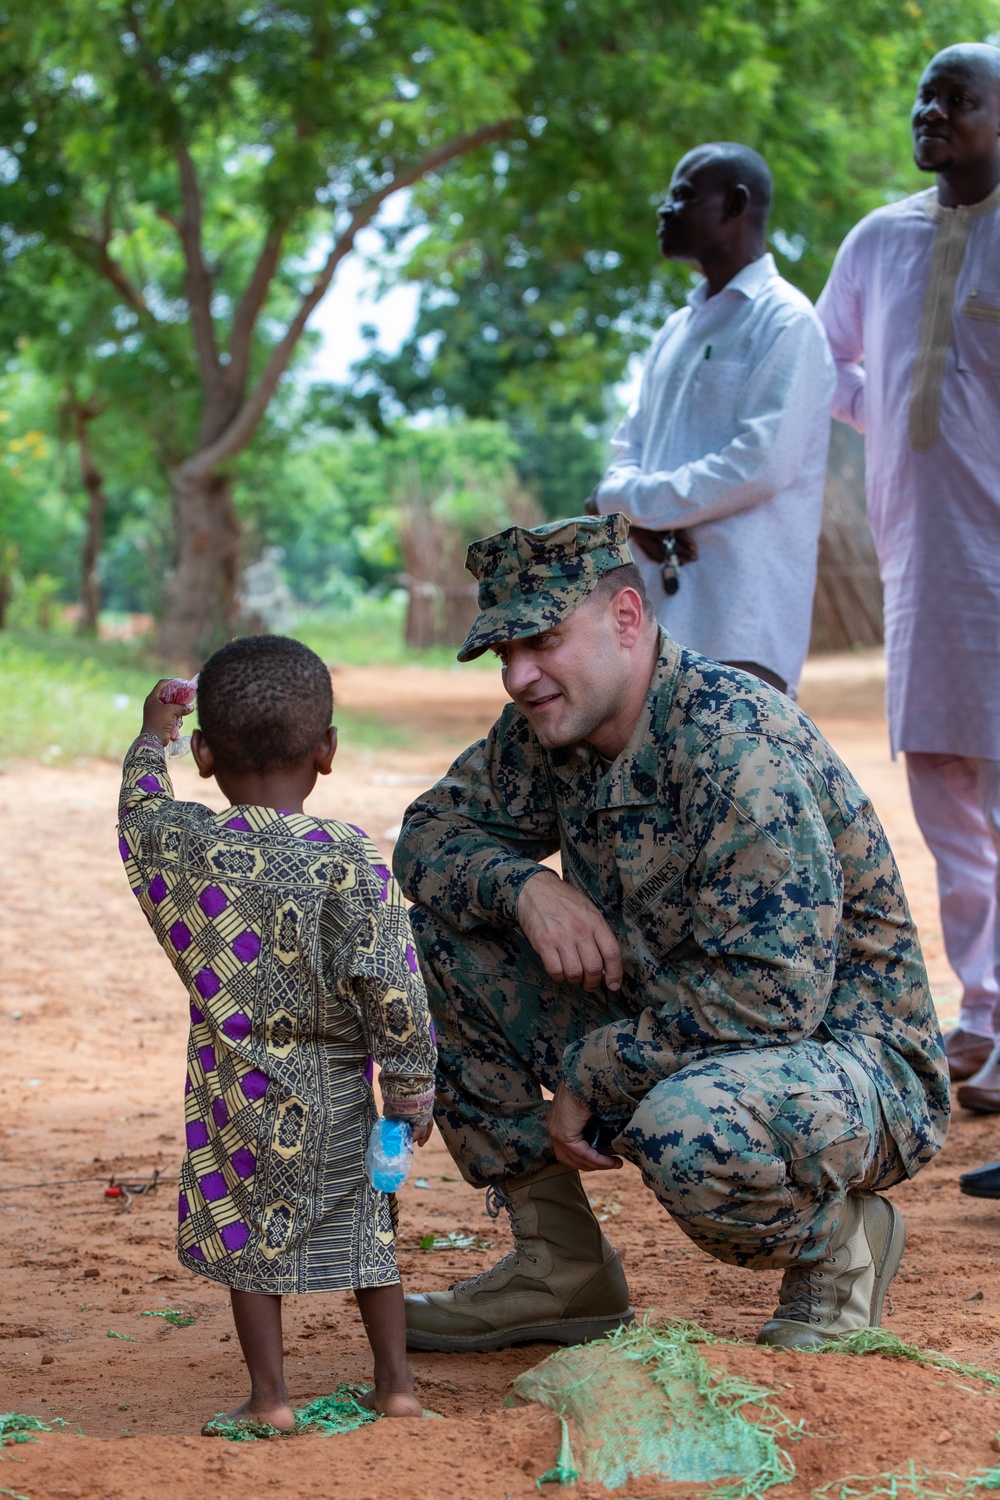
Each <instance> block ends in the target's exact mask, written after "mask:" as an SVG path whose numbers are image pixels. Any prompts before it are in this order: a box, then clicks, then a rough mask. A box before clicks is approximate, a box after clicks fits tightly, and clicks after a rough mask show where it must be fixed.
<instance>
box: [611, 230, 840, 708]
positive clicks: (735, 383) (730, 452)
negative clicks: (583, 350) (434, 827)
mask: <svg viewBox="0 0 1000 1500" xmlns="http://www.w3.org/2000/svg"><path fill="white" fill-rule="evenodd" d="M833 387H834V373H833V362H832V360H831V358H830V351H829V349H828V347H827V341H826V338H825V336H824V333H823V329H822V326H821V324H820V322H819V319H818V318H817V316H816V312H815V309H814V308H813V306H812V304H811V303H810V301H809V300H808V298H807V297H805V296H803V294H802V293H801V292H800V291H798V290H797V289H796V288H795V287H793V286H791V285H789V283H788V282H787V281H785V280H784V279H783V278H782V277H781V276H779V275H778V272H777V269H776V267H775V264H774V258H773V257H772V256H771V255H763V256H761V258H760V259H759V260H756V261H754V262H753V263H752V264H751V265H749V266H745V267H744V268H743V270H742V271H740V272H739V274H738V275H737V276H734V277H733V279H732V281H730V282H729V283H728V285H727V286H725V287H724V288H723V289H722V291H720V292H717V293H716V295H715V296H714V297H709V296H708V295H707V286H706V284H705V283H704V282H702V283H701V284H700V285H699V286H697V287H696V288H695V290H694V291H693V292H692V293H691V294H690V296H689V297H688V305H687V306H686V307H683V308H681V309H680V310H679V311H677V312H675V313H673V314H671V316H670V317H669V318H668V319H667V321H666V323H665V324H664V325H663V328H662V329H661V331H660V333H659V335H658V336H657V338H656V340H655V341H654V343H653V347H652V349H651V350H650V353H649V357H648V359H647V361H646V367H645V370H644V372H643V378H642V386H641V389H640V391H639V396H638V399H637V401H636V403H635V405H634V406H633V408H632V410H631V411H630V412H629V413H628V415H627V416H626V417H625V419H624V420H623V421H622V423H621V425H620V426H619V428H618V430H617V432H616V433H615V435H614V437H613V439H612V443H613V445H614V447H615V448H616V449H617V457H616V458H615V459H614V461H613V462H612V464H611V466H610V467H609V469H608V471H607V473H606V474H605V476H604V478H603V480H602V481H601V484H600V486H599V488H598V491H597V500H598V504H599V507H600V509H601V511H602V512H603V513H604V514H609V513H610V512H612V511H616V510H620V511H624V513H625V514H626V515H627V516H628V517H629V519H630V520H632V521H634V522H635V523H636V524H637V525H639V526H650V527H654V528H658V529H664V528H672V527H679V526H685V527H689V528H691V529H692V531H693V533H694V538H695V540H696V541H697V544H698V558H697V561H695V562H693V563H689V564H688V565H687V566H686V567H684V568H682V569H681V570H680V588H679V589H678V591H677V593H676V594H674V595H672V596H668V595H667V594H665V592H664V589H663V584H662V582H661V577H660V569H659V567H658V566H657V565H656V564H654V563H649V562H647V561H646V559H645V558H644V557H643V556H642V554H641V553H640V552H639V549H638V548H637V547H633V552H634V553H635V554H636V561H637V562H638V564H639V566H640V567H641V568H642V570H643V574H644V577H645V579H646V584H647V587H648V589H649V591H650V597H651V598H652V599H653V601H654V604H655V607H656V613H657V615H658V616H659V619H660V623H661V624H662V625H663V627H664V629H666V630H668V631H669V632H670V634H671V635H673V636H674V637H675V639H677V640H678V641H680V643H681V644H682V645H684V646H690V647H691V648H692V649H693V650H695V651H700V652H701V653H702V655H703V656H709V657H712V658H713V659H714V660H715V661H753V662H757V663H758V664H759V665H760V666H763V667H768V668H769V669H770V670H771V671H772V672H775V673H776V674H777V675H778V676H779V677H781V678H783V679H784V680H785V681H786V682H787V683H788V685H789V688H790V689H791V690H792V691H794V690H795V688H796V686H797V684H798V680H799V674H800V672H801V670H802V663H803V661H804V660H805V656H806V652H807V650H808V647H809V630H810V624H811V619H812V601H813V591H814V589H815V586H816V554H817V549H818V545H819V530H820V523H821V521H822V514H823V482H824V477H825V473H826V454H827V447H828V445H829V440H830V401H831V398H832V395H833Z"/></svg>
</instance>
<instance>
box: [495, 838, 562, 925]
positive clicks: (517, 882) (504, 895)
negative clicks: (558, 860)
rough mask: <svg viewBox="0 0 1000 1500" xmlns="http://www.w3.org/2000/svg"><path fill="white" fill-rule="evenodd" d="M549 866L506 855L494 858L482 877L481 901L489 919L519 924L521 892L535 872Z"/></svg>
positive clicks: (537, 872)
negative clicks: (518, 914) (518, 913)
mask: <svg viewBox="0 0 1000 1500" xmlns="http://www.w3.org/2000/svg"><path fill="white" fill-rule="evenodd" d="M546 869H548V866H547V865H540V864H539V863H538V862H537V860H533V859H519V858H518V857H517V856H516V855H510V854H503V855H500V856H498V857H497V859H495V860H493V861H491V863H490V865H489V867H488V868H487V869H486V870H485V871H484V872H483V874H482V875H481V876H480V879H479V904H480V906H481V908H482V910H483V911H484V912H486V913H488V914H489V919H490V920H492V921H495V922H499V923H504V924H506V925H507V926H509V927H516V926H517V925H518V922H517V904H518V901H519V900H520V899H521V891H522V890H523V889H524V887H525V885H526V884H527V882H528V881H529V880H530V879H531V877H532V876H533V875H537V874H539V873H540V872H541V871H543V870H546Z"/></svg>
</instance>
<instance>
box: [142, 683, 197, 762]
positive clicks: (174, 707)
mask: <svg viewBox="0 0 1000 1500" xmlns="http://www.w3.org/2000/svg"><path fill="white" fill-rule="evenodd" d="M169 681H170V678H169V677H161V678H160V680H159V682H158V683H157V684H156V686H155V688H154V689H153V691H152V692H151V693H150V695H149V697H148V698H147V699H146V701H145V703H144V704H143V705H142V730H143V733H144V734H155V735H156V737H157V739H158V740H159V741H160V743H161V744H162V745H167V744H169V742H170V741H171V740H172V739H175V738H176V732H177V730H178V729H179V727H180V724H181V722H182V721H183V718H184V715H185V714H189V713H191V712H192V711H193V704H190V703H188V704H185V703H163V702H162V701H161V699H160V689H161V688H162V687H163V686H164V684H165V683H167V682H169Z"/></svg>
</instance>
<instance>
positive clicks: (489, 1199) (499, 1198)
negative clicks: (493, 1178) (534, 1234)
mask: <svg viewBox="0 0 1000 1500" xmlns="http://www.w3.org/2000/svg"><path fill="white" fill-rule="evenodd" d="M502 1208H505V1209H506V1210H507V1216H508V1218H509V1219H510V1221H511V1223H513V1221H514V1215H513V1211H512V1209H511V1202H510V1199H509V1198H508V1197H507V1194H506V1193H505V1192H504V1190H503V1188H502V1187H501V1185H500V1183H499V1182H491V1183H490V1185H489V1187H488V1188H487V1189H486V1212H487V1213H488V1214H489V1216H490V1218H491V1219H499V1217H500V1210H501V1209H502Z"/></svg>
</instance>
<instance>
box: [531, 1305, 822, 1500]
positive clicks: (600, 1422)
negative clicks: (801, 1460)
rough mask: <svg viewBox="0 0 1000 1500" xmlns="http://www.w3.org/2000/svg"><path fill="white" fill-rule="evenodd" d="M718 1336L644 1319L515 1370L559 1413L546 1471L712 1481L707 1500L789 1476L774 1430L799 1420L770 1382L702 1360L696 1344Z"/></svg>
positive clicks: (737, 1497)
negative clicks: (555, 1447)
mask: <svg viewBox="0 0 1000 1500" xmlns="http://www.w3.org/2000/svg"><path fill="white" fill-rule="evenodd" d="M721 1342H722V1341H721V1340H717V1339H714V1338H713V1337H712V1336H711V1335H710V1334H708V1333H706V1332H705V1330H704V1329H702V1328H699V1327H698V1326H697V1324H694V1323H686V1322H678V1321H672V1322H662V1323H661V1322H655V1321H653V1320H652V1319H649V1318H647V1319H644V1320H643V1321H642V1322H639V1323H633V1324H631V1325H630V1326H628V1327H625V1328H620V1329H618V1330H617V1332H615V1333H614V1334H611V1335H610V1336H609V1337H608V1338H604V1339H599V1340H597V1341H595V1342H594V1343H591V1344H584V1345H578V1346H576V1347H573V1348H569V1349H563V1350H560V1351H559V1352H558V1353H557V1354H552V1355H550V1356H549V1358H548V1359H546V1360H543V1361H542V1363H541V1364H539V1365H536V1366H535V1367H534V1368H533V1369H531V1370H526V1371H525V1372H524V1373H523V1374H521V1375H519V1376H518V1377H517V1379H516V1380H514V1381H513V1384H512V1389H513V1390H514V1392H515V1393H516V1394H517V1395H518V1396H520V1397H522V1398H523V1399H525V1400H529V1401H537V1402H538V1403H539V1404H540V1405H542V1406H547V1407H548V1408H549V1409H550V1410H552V1411H554V1412H556V1414H557V1415H558V1416H559V1417H560V1418H562V1419H563V1424H564V1425H563V1440H562V1442H561V1443H560V1449H559V1457H558V1460H557V1462H556V1466H555V1468H554V1469H552V1470H550V1471H549V1473H548V1474H547V1475H545V1476H544V1479H545V1480H547V1481H559V1482H561V1483H563V1484H571V1483H573V1482H574V1479H575V1478H576V1477H577V1476H579V1477H580V1478H582V1479H585V1480H597V1481H599V1482H600V1483H602V1484H604V1485H605V1486H606V1487H607V1488H608V1489H618V1488H620V1487H621V1486H622V1485H624V1484H626V1483H628V1482H629V1481H634V1480H640V1479H658V1480H670V1481H674V1482H677V1481H687V1482H689V1483H694V1484H707V1483H710V1484H712V1485H713V1488H712V1490H711V1491H710V1494H711V1496H712V1500H751V1497H753V1496H757V1495H760V1494H762V1493H763V1492H764V1491H765V1490H767V1489H771V1488H772V1487H773V1486H774V1485H778V1484H787V1483H788V1482H789V1481H790V1480H791V1479H793V1478H794V1475H795V1466H794V1464H793V1463H792V1461H791V1459H790V1458H789V1456H788V1454H787V1453H785V1451H784V1450H783V1449H782V1448H781V1447H779V1445H778V1441H777V1439H778V1436H779V1435H780V1436H781V1437H782V1438H784V1439H786V1440H788V1439H794V1438H796V1437H800V1436H801V1435H802V1430H801V1424H794V1423H792V1422H791V1421H790V1420H789V1418H788V1417H786V1416H785V1414H784V1413H783V1412H782V1411H780V1410H779V1408H778V1407H777V1406H775V1405H774V1403H773V1401H772V1399H771V1398H772V1396H773V1395H774V1392H773V1391H770V1390H767V1389H766V1388H764V1387H763V1386H759V1385H755V1384H754V1383H753V1382H751V1381H749V1380H745V1379H743V1378H742V1377H741V1376H738V1375H733V1374H731V1373H730V1372H729V1371H727V1370H724V1369H718V1368H712V1367H711V1366H709V1365H708V1364H707V1363H706V1361H705V1359H704V1358H703V1357H702V1355H701V1354H700V1353H699V1350H698V1346H699V1345H705V1344H713V1343H721ZM747 1408H753V1415H754V1420H753V1421H750V1420H748V1419H747V1417H746V1416H745V1415H744V1412H745V1411H746V1409H747ZM569 1421H572V1422H573V1424H574V1427H575V1429H576V1432H577V1435H578V1436H577V1452H576V1456H575V1457H574V1454H573V1452H572V1450H571V1449H570V1446H569V1433H568V1427H567V1425H566V1424H567V1423H568V1422H569ZM718 1481H726V1482H723V1483H718Z"/></svg>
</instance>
